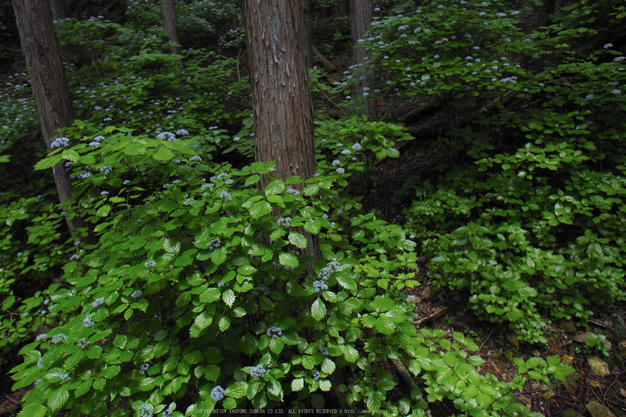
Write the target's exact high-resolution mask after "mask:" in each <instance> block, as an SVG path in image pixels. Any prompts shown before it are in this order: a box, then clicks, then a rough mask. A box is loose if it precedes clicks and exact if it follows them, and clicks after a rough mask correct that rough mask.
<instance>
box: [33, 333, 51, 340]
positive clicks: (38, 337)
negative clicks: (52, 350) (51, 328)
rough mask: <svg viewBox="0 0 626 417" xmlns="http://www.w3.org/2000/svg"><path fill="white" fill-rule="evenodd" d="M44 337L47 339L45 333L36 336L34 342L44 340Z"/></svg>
mask: <svg viewBox="0 0 626 417" xmlns="http://www.w3.org/2000/svg"><path fill="white" fill-rule="evenodd" d="M46 337H48V336H47V335H46V334H45V333H41V334H39V335H37V337H36V338H35V340H46Z"/></svg>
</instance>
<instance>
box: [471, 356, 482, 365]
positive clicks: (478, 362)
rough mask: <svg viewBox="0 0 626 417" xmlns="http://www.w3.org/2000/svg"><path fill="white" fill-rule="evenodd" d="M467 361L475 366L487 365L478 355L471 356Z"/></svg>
mask: <svg viewBox="0 0 626 417" xmlns="http://www.w3.org/2000/svg"><path fill="white" fill-rule="evenodd" d="M467 361H468V362H469V363H471V364H472V365H474V366H480V365H482V364H483V363H485V360H484V359H483V358H481V357H480V356H477V355H473V356H470V357H469V358H467Z"/></svg>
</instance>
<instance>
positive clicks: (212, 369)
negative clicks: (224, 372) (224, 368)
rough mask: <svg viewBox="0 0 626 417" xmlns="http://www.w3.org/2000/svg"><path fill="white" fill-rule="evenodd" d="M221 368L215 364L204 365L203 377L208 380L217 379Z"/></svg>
mask: <svg viewBox="0 0 626 417" xmlns="http://www.w3.org/2000/svg"><path fill="white" fill-rule="evenodd" d="M220 373H221V369H220V367H219V366H217V365H213V364H209V365H205V366H204V377H205V378H206V379H207V380H208V381H212V382H213V381H217V378H219V377H220Z"/></svg>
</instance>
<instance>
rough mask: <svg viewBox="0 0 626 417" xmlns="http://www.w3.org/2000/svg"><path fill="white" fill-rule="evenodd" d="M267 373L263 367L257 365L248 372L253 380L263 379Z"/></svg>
mask: <svg viewBox="0 0 626 417" xmlns="http://www.w3.org/2000/svg"><path fill="white" fill-rule="evenodd" d="M266 373H267V370H266V369H265V368H264V367H263V365H261V364H258V365H256V366H255V367H254V368H252V369H251V370H250V376H251V377H253V378H263V375H265V374H266Z"/></svg>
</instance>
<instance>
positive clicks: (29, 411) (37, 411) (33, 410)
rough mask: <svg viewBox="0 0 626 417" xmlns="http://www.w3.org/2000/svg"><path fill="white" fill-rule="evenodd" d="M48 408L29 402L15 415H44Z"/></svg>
mask: <svg viewBox="0 0 626 417" xmlns="http://www.w3.org/2000/svg"><path fill="white" fill-rule="evenodd" d="M46 414H48V409H47V408H46V407H44V406H43V405H41V404H36V403H31V404H28V405H26V406H25V407H24V408H23V409H22V411H21V412H20V413H19V414H18V416H17V417H45V415H46Z"/></svg>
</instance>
